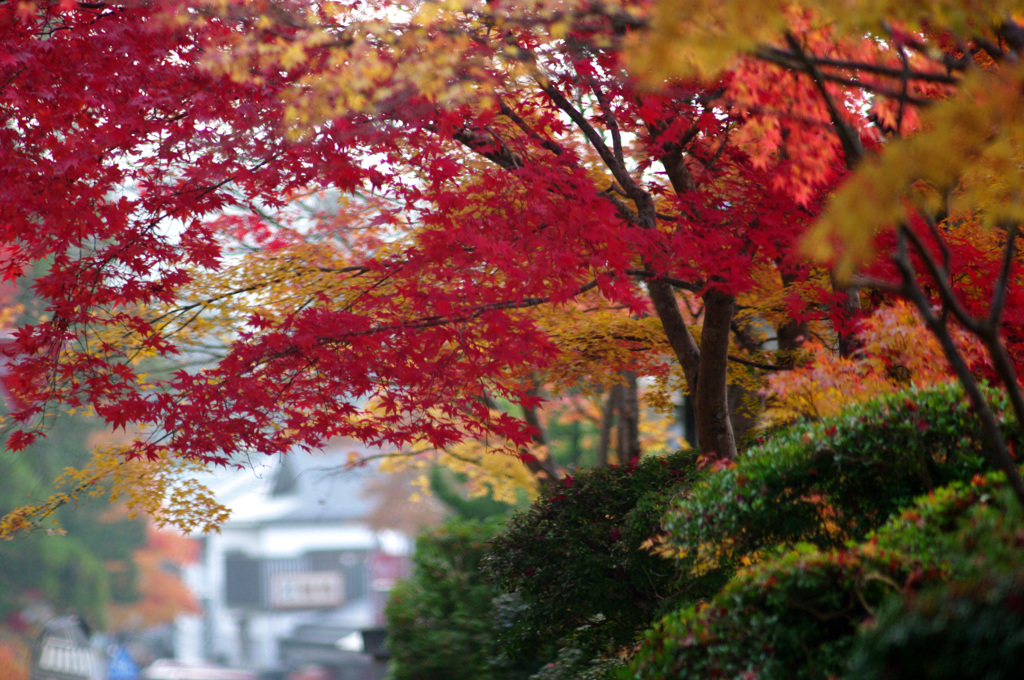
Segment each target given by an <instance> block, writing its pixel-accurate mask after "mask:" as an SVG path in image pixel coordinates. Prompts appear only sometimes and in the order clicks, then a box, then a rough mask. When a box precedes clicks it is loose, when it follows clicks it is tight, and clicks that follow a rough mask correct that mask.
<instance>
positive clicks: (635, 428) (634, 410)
mask: <svg viewBox="0 0 1024 680" xmlns="http://www.w3.org/2000/svg"><path fill="white" fill-rule="evenodd" d="M621 375H622V378H623V380H625V384H624V385H621V386H620V387H621V388H622V389H621V391H620V392H619V424H618V428H616V434H617V440H618V441H617V445H616V449H615V451H616V454H617V456H618V463H619V464H620V465H627V464H629V463H630V462H632V461H635V460H637V459H639V458H640V399H639V395H638V394H637V384H636V373H634V372H633V371H622V373H621Z"/></svg>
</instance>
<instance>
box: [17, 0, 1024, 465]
mask: <svg viewBox="0 0 1024 680" xmlns="http://www.w3.org/2000/svg"><path fill="white" fill-rule="evenodd" d="M952 4H956V5H957V7H955V8H954V7H952V6H946V4H944V3H940V2H936V3H935V4H934V6H928V7H921V8H919V9H920V12H918V11H917V10H915V13H914V14H913V15H912V16H910V15H908V14H907V13H906V11H905V10H904V9H902V5H896V4H893V6H891V7H890V6H887V5H885V3H881V4H879V5H877V6H875V5H873V6H872V7H871V8H870V9H864V11H863V15H858V16H853V17H849V16H845V15H844V17H842V18H841V19H839V18H836V17H835V16H833V12H832V7H831V3H827V2H810V3H805V4H804V6H803V8H802V9H801V8H796V7H795V6H790V5H786V7H787V9H785V10H782V9H778V10H777V9H775V6H765V7H762V6H761V5H759V4H758V3H752V2H751V3H718V2H707V3H701V4H698V5H693V4H692V3H687V4H686V5H685V7H686V11H685V13H683V14H680V12H681V8H683V7H684V5H683V4H682V3H678V2H675V1H673V0H660V1H659V2H656V3H653V4H652V3H650V2H647V1H646V0H622V1H616V2H611V3H608V2H590V1H589V0H588V1H573V2H564V3H545V2H531V1H526V0H493V1H491V2H486V1H485V2H476V1H473V0H466V1H465V2H459V1H456V2H415V3H407V2H395V1H388V0H368V1H353V2H337V3H333V2H325V3H315V4H314V3H305V2H301V1H299V0H295V1H294V2H273V3H271V2H255V3H241V4H238V3H227V2H195V1H191V2H189V1H184V0H181V1H179V0H156V1H155V2H145V3H135V2H124V3H102V2H101V3H91V2H90V3H85V2H80V3H76V2H59V3H55V2H20V3H16V4H12V3H3V4H0V23H2V25H3V26H4V30H3V31H2V33H0V35H2V38H0V39H2V41H3V49H2V50H0V54H2V55H3V56H0V83H2V85H0V112H2V116H3V125H0V148H2V150H3V151H2V155H0V180H2V181H0V192H2V194H0V229H2V230H3V232H2V238H3V241H4V247H5V251H4V255H5V257H4V258H3V271H4V274H5V276H6V277H7V278H15V279H16V278H18V277H19V276H21V275H22V273H23V272H24V271H25V269H26V267H27V266H28V265H29V264H31V263H33V262H37V261H41V260H42V261H46V262H47V263H48V267H49V268H48V270H47V273H46V274H45V275H44V276H42V277H40V278H38V279H37V280H36V281H35V282H34V284H33V287H34V291H35V293H36V295H37V296H39V297H40V298H42V299H44V300H46V302H47V308H46V312H45V315H44V316H42V317H41V318H39V319H38V321H37V322H36V323H33V324H30V325H28V326H25V327H22V328H19V329H18V330H17V331H16V340H17V346H18V351H17V352H16V356H14V357H13V359H12V363H11V368H10V370H11V371H12V380H11V381H10V382H11V384H12V385H14V386H15V390H16V392H17V396H18V399H19V403H21V404H24V407H23V408H20V409H19V410H18V411H17V412H16V413H14V414H12V417H11V419H10V422H9V424H8V439H7V442H8V446H9V447H11V448H13V449H18V448H21V447H24V446H25V445H26V444H28V443H29V442H31V441H32V440H33V439H34V438H36V437H38V436H39V435H40V434H42V433H44V432H45V428H46V425H47V423H48V421H49V419H50V417H51V416H52V415H54V414H55V413H58V412H60V411H63V410H69V409H80V408H90V409H92V410H94V411H95V412H96V413H97V414H99V415H100V416H101V417H103V418H105V419H106V420H107V422H108V423H110V424H111V425H114V426H116V427H124V428H133V429H137V430H138V431H139V432H141V433H142V436H140V437H139V439H138V440H137V441H136V442H135V443H134V444H133V445H131V446H130V447H129V448H127V449H125V450H123V451H120V452H117V454H116V456H115V457H114V460H118V461H119V460H121V459H122V458H125V459H129V460H131V459H142V460H147V461H175V460H177V461H200V462H215V463H225V462H228V461H229V460H230V459H231V458H232V457H233V456H235V455H236V454H239V453H242V452H262V453H275V452H284V451H289V450H292V449H293V448H295V447H299V448H315V447H317V446H319V445H321V444H323V443H324V442H325V441H326V440H328V439H330V438H332V437H341V436H344V437H352V438H355V439H359V440H362V441H364V442H367V443H372V444H382V445H388V446H409V445H427V446H431V447H443V446H447V445H450V444H453V443H456V442H459V441H462V440H465V439H467V438H475V439H481V440H484V441H486V442H487V443H488V445H490V446H493V447H494V448H495V449H506V450H509V451H513V452H516V453H518V454H519V455H520V456H522V457H523V459H524V460H526V461H527V462H528V463H529V464H530V465H532V466H533V467H534V468H535V469H536V471H537V473H538V474H540V475H551V474H554V471H553V470H551V469H550V466H549V465H546V464H545V461H544V459H543V455H535V453H534V452H537V451H540V449H538V448H537V445H538V444H543V442H538V437H539V436H540V432H539V430H538V428H537V427H536V426H535V425H536V413H535V409H536V407H537V405H538V403H539V400H540V399H541V395H542V390H541V389H539V388H540V387H541V386H543V385H548V384H553V385H555V388H556V389H557V388H560V387H562V386H568V385H572V384H579V383H586V382H588V381H592V380H595V379H596V380H602V379H603V380H607V376H608V375H611V374H614V373H615V372H616V371H621V370H626V371H634V372H636V373H638V374H640V375H648V376H660V377H662V378H663V380H664V381H665V382H666V384H668V383H669V382H670V380H669V379H668V378H667V377H666V376H670V375H671V373H672V372H673V371H676V372H678V374H679V375H680V376H681V382H682V383H684V384H685V387H686V389H687V391H688V392H689V394H690V395H691V397H692V398H693V401H694V405H695V410H696V414H697V431H698V439H699V442H700V447H701V448H702V449H703V450H704V451H705V452H706V453H707V454H709V455H714V456H719V457H732V456H734V455H735V453H736V441H735V435H734V432H733V430H732V425H731V421H730V413H731V411H732V409H731V407H730V404H729V401H728V396H729V395H728V387H727V386H728V383H729V380H730V373H729V369H730V364H733V365H734V367H735V365H740V366H744V367H747V368H752V369H753V370H764V369H771V368H773V367H775V365H776V362H777V361H780V360H781V358H777V357H774V356H772V355H771V354H767V355H765V354H763V351H764V350H765V345H764V344H763V340H764V337H763V335H762V334H760V332H759V329H760V328H762V327H764V326H765V325H766V324H767V325H769V326H770V327H771V331H770V333H769V335H771V336H774V337H775V338H776V339H777V341H778V347H779V350H780V351H781V352H783V353H785V352H788V351H791V350H792V349H794V348H795V347H797V346H798V345H799V344H800V342H801V339H802V338H804V337H806V336H808V335H817V336H821V338H822V339H823V340H824V341H825V342H827V343H834V344H835V345H836V347H837V348H838V350H839V351H841V352H842V353H844V354H849V353H853V352H855V351H856V349H857V342H856V337H855V332H854V331H855V328H856V326H855V323H854V322H855V320H856V318H857V316H858V315H859V314H860V310H861V308H862V307H864V306H870V305H873V304H877V303H878V302H881V301H884V299H885V297H886V296H888V295H893V294H901V295H905V296H908V297H911V298H912V299H914V300H915V302H918V303H920V304H919V305H918V306H919V307H920V309H921V310H922V311H923V312H924V313H926V314H929V313H932V312H930V311H929V310H931V309H932V306H931V305H932V302H934V301H936V300H937V301H939V302H940V303H941V304H942V307H941V310H944V311H940V312H938V313H934V314H933V317H926V321H927V323H928V324H929V326H930V327H932V328H933V330H935V331H936V332H937V333H939V334H940V335H941V333H942V332H943V329H945V328H947V326H948V323H949V319H950V318H951V316H952V317H954V318H956V320H957V322H958V323H959V324H960V325H963V326H966V327H967V328H968V330H978V331H979V332H980V333H981V334H982V335H985V337H987V338H989V339H990V340H993V339H994V341H993V342H990V343H989V345H990V347H991V348H992V351H993V352H994V355H993V361H994V365H995V366H996V368H997V369H999V370H1000V371H1001V374H1003V375H1005V376H1009V375H1011V373H1012V371H1009V369H1010V368H1012V359H1010V358H1009V355H1006V356H1005V357H1004V356H1003V355H1000V354H999V347H1001V346H1003V345H1001V344H1000V343H1003V342H1004V340H1005V338H1006V337H1007V336H1006V335H1005V334H1004V333H1002V331H1003V330H1004V329H1006V328H1010V329H1011V331H1012V333H1011V335H1012V337H1011V340H1013V341H1015V340H1016V338H1017V337H1018V335H1019V333H1017V331H1016V330H1013V329H1016V328H1017V327H1018V326H1017V324H1018V320H1017V319H1016V318H1015V316H1014V314H1013V313H1011V312H1013V310H1015V309H1017V307H1016V303H1017V297H1019V291H1018V288H1017V287H1015V286H1014V285H1013V284H1014V283H1015V277H1016V275H1017V273H1016V272H1017V256H1016V251H1015V250H1014V248H1013V244H1014V242H1015V238H1016V227H1015V226H1013V225H1015V224H1016V221H1015V220H1016V219H1017V213H1016V212H1014V211H1015V210H1016V211H1019V208H1017V207H1013V206H1016V205H1019V201H1016V199H1015V198H1014V197H1015V196H1016V195H1017V193H1016V192H1017V191H1018V187H1019V186H1020V182H1019V181H1018V179H1019V178H1017V174H1016V173H1019V167H1020V165H1019V163H1017V157H1016V156H1014V154H1015V153H1017V150H1018V149H1019V148H1020V147H1019V146H1018V145H1016V144H1015V142H1014V140H1015V139H1016V135H1017V134H1018V131H1017V128H1016V127H1015V126H1016V121H1018V120H1019V111H1020V110H1022V109H1021V107H1019V106H1017V105H1016V102H1017V99H1016V98H1019V96H1020V95H1019V92H1020V88H1019V87H1015V83H1017V78H1018V76H1017V75H1016V74H1017V71H1016V70H1015V67H1014V66H1012V64H1011V61H1012V59H1011V56H1012V55H1014V54H1016V52H1017V51H1018V50H1019V49H1020V48H1021V46H1022V45H1021V41H1020V40H1018V38H1019V36H1020V34H1021V29H1020V26H1019V25H1018V24H1017V23H1016V21H1015V20H1013V19H1012V18H1009V15H1007V14H1005V13H993V11H990V10H989V9H988V5H986V9H980V8H975V9H971V8H964V7H962V6H961V3H952ZM915 7H916V6H915ZM842 11H843V12H847V11H848V8H846V7H845V6H844V7H843V9H842ZM748 29H749V30H748ZM754 29H756V30H754ZM993 129H995V130H997V133H996V134H995V136H993V135H992V134H991V132H992V130H993ZM922 130H923V132H922ZM941 135H946V136H945V137H942V136H941ZM904 136H906V137H907V138H906V139H902V137H904ZM936 136H938V137H936ZM958 149H959V150H962V151H963V153H959V151H957V150H958ZM943 154H945V155H943ZM986 173H987V174H986ZM840 187H842V188H840ZM309 197H318V198H317V201H314V202H312V203H311V202H310V201H309V200H308V199H309ZM865 197H869V198H865ZM876 197H877V199H878V200H875V198H876ZM303 201H305V203H303ZM311 206H312V207H311ZM826 206H831V207H830V208H828V209H826ZM823 210H824V215H825V216H824V218H823V219H821V220H819V217H820V216H821V215H822V212H823ZM812 225H814V226H813V229H812ZM887 227H892V228H889V229H887ZM918 227H919V228H920V229H918ZM809 230H810V237H809V238H807V239H806V240H805V239H804V236H805V234H807V233H808V231H809ZM929 230H930V231H929ZM920 234H925V235H924V236H921V235H920ZM928 234H930V235H928ZM801 243H804V244H809V245H805V246H803V247H801V246H800V244H801ZM1004 245H1005V246H1006V247H1005V248H1003V246H1004ZM908 249H909V250H908ZM908 252H909V254H908ZM1003 252H1005V253H1006V255H1005V256H1001V253H1003ZM869 253H871V254H872V255H869ZM808 254H812V255H816V256H817V257H818V258H819V259H818V260H815V261H811V260H809V259H808V258H807V255H808ZM889 254H893V255H895V258H896V259H895V260H892V261H890V260H887V259H885V258H887V257H888V255H889ZM872 257H873V258H874V259H871V258H872ZM943 258H945V259H943ZM954 264H956V265H960V266H965V267H969V268H970V270H971V272H973V275H967V276H965V277H959V278H957V277H955V276H954V275H953V274H952V273H951V272H952V266H953V265H954ZM868 286H871V287H872V289H873V290H880V291H882V292H881V293H880V294H879V295H880V297H878V298H877V299H876V298H874V297H871V298H869V297H868V296H867V294H866V292H865V291H867V290H868V288H867V287H868ZM958 296H959V297H958ZM989 310H991V311H989ZM935 314H937V315H935ZM972 315H974V316H972ZM979 315H980V316H979ZM972 319H975V320H976V325H977V328H976V329H972V328H971V324H972V323H974V322H972V321H971V320H972ZM1014 334H1016V335H1014ZM751 353H757V354H756V355H754V354H751ZM950 356H951V357H953V358H954V359H955V357H954V355H952V354H951V355H950ZM176 358H185V359H187V360H190V362H191V363H189V364H188V365H187V366H186V367H185V368H180V369H178V370H175V371H165V372H161V371H160V370H156V369H160V368H162V367H164V366H166V365H167V360H168V359H176ZM736 360H738V361H736ZM1007 362H1009V364H1007ZM954 363H955V360H954ZM1001 366H1002V368H1000V367H1001ZM1003 369H1006V370H1003ZM1014 375H1015V374H1014ZM961 377H963V376H961ZM1014 382H1015V380H1014ZM502 403H506V404H507V403H511V404H513V405H515V407H516V409H515V410H509V409H500V408H497V406H499V405H500V404H502ZM1021 411H1022V414H1024V401H1022V402H1021ZM991 445H992V447H993V450H998V449H999V446H1000V445H1001V443H1000V442H999V441H996V440H993V441H992V442H991ZM1003 450H1004V451H1005V446H1004V447H1003ZM1006 460H1008V458H1007V459H1006ZM100 468H102V469H103V470H106V471H107V472H109V474H113V475H115V476H116V475H117V474H119V473H118V471H119V470H121V469H122V468H121V467H118V465H109V464H108V465H107V466H106V467H103V466H100ZM100 468H98V469H100ZM93 479H95V476H90V475H84V476H82V477H81V478H80V482H79V483H80V484H83V485H84V484H89V483H91V481H90V480H93Z"/></svg>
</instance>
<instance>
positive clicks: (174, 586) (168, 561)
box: [108, 525, 200, 631]
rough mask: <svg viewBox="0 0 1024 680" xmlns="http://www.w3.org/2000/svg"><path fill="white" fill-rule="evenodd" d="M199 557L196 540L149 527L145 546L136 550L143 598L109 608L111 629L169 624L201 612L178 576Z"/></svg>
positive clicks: (122, 629)
mask: <svg viewBox="0 0 1024 680" xmlns="http://www.w3.org/2000/svg"><path fill="white" fill-rule="evenodd" d="M197 557H198V546H197V544H196V542H195V541H193V540H192V539H189V538H186V537H184V536H182V535H181V534H179V533H177V532H176V531H173V530H168V529H160V528H157V527H155V526H152V525H150V526H149V528H148V530H147V540H146V545H145V546H143V547H142V548H140V549H139V550H136V551H135V564H136V565H137V566H138V569H139V581H138V588H139V592H140V593H141V598H140V599H139V600H137V601H136V602H133V603H131V604H129V605H113V606H111V607H110V609H109V611H108V615H109V620H110V628H111V630H116V631H126V630H141V629H144V628H149V627H152V626H157V625H160V624H163V623H169V622H171V621H173V620H174V618H175V617H176V616H178V615H179V614H197V613H199V611H200V608H199V603H198V602H197V601H196V598H195V594H194V593H193V592H192V591H191V590H189V588H188V586H186V585H185V584H184V583H183V582H182V581H181V579H180V578H179V577H178V574H177V571H178V569H179V568H180V567H183V566H185V565H187V564H189V563H191V562H194V561H195V560H196V558H197Z"/></svg>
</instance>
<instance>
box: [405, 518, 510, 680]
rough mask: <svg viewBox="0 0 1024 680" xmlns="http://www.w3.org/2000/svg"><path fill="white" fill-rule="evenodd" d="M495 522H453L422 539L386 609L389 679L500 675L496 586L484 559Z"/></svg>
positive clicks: (466, 679) (484, 679)
mask: <svg viewBox="0 0 1024 680" xmlns="http://www.w3.org/2000/svg"><path fill="white" fill-rule="evenodd" d="M499 527H500V525H499V524H498V523H497V522H479V521H471V520H458V521H450V522H448V523H446V524H444V525H442V526H440V527H438V528H437V529H434V530H433V531H430V532H427V533H424V534H422V535H421V536H420V537H419V538H418V539H417V542H416V551H415V553H414V555H413V572H412V574H411V576H410V577H409V578H408V579H407V580H405V581H402V582H400V583H399V584H398V585H397V586H396V587H395V589H394V590H393V591H392V592H391V597H390V599H389V600H388V603H387V607H386V609H385V615H386V617H387V633H388V637H387V646H388V649H389V651H390V652H391V666H390V669H389V671H390V675H389V677H390V678H391V680H431V679H434V680H491V679H494V680H496V679H497V678H506V677H507V675H506V674H505V673H504V672H503V671H504V669H501V668H498V667H497V666H496V659H498V658H499V657H500V656H501V647H500V644H499V642H498V639H497V638H498V636H497V632H496V631H495V618H494V617H495V607H494V603H493V599H494V597H495V596H496V595H497V594H498V592H497V591H496V590H495V588H494V587H493V586H492V585H491V584H490V583H488V582H487V580H486V578H485V577H484V573H483V568H482V567H481V560H482V559H483V557H484V555H485V554H486V552H487V541H488V540H489V539H490V538H491V537H492V536H493V535H494V534H495V532H497V531H498V529H499Z"/></svg>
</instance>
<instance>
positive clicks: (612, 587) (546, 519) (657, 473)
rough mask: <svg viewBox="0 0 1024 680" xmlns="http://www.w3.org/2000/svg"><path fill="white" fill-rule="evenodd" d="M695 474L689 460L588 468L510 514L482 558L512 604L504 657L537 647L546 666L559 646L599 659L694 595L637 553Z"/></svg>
mask: <svg viewBox="0 0 1024 680" xmlns="http://www.w3.org/2000/svg"><path fill="white" fill-rule="evenodd" d="M697 474H698V473H697V470H696V456H695V454H692V453H677V454H673V455H671V456H667V457H664V458H660V457H650V458H644V459H641V461H640V463H639V464H637V465H634V466H623V467H615V466H613V467H608V468H596V469H591V470H587V471H585V472H581V473H580V474H578V475H577V476H576V477H574V478H568V479H566V480H564V481H563V482H562V483H561V484H560V486H559V488H558V489H557V490H556V491H555V492H554V493H552V494H550V495H548V496H546V497H544V498H541V499H540V500H538V501H536V502H535V503H534V504H533V505H532V506H531V507H530V508H529V509H528V510H526V511H524V512H521V513H518V514H516V515H514V516H513V517H512V518H511V519H510V520H509V522H508V524H507V525H506V528H505V530H504V531H503V532H502V533H501V534H500V535H498V536H497V537H496V538H495V539H494V541H493V542H492V549H491V554H490V556H489V557H488V558H487V565H488V568H489V570H490V573H491V574H492V576H493V578H494V579H495V582H496V583H497V584H498V585H499V586H500V587H501V588H502V589H503V590H505V591H506V592H509V593H514V594H515V598H516V603H517V607H516V609H515V611H514V617H513V620H512V621H511V625H510V628H509V630H508V634H507V637H506V638H505V642H506V644H507V649H508V650H509V651H510V653H511V654H513V655H515V654H521V653H524V652H526V651H533V650H536V649H538V648H540V647H543V646H545V645H547V646H548V648H549V651H550V653H551V656H552V657H553V655H554V653H555V651H554V650H551V649H550V646H551V644H552V642H555V641H558V640H562V639H563V638H571V643H570V644H571V646H572V647H575V648H577V649H586V650H587V654H588V655H600V654H601V653H606V652H609V651H611V650H613V649H615V648H617V647H620V646H622V645H625V644H628V643H630V642H631V641H632V640H633V638H634V636H635V634H636V631H637V630H639V629H641V628H643V627H644V626H646V625H647V624H648V623H649V622H650V621H651V620H653V618H655V616H656V615H657V614H658V612H659V610H660V607H662V605H663V604H664V602H665V601H666V600H667V599H670V598H673V597H675V596H678V595H679V594H680V592H681V591H683V590H684V589H685V588H687V587H690V588H692V587H694V584H690V583H687V582H684V581H682V580H681V576H682V573H681V571H680V570H679V568H678V565H677V564H676V562H675V561H674V560H670V559H665V558H663V557H659V556H657V555H654V554H652V553H651V552H650V551H648V550H644V549H641V547H640V545H641V544H642V543H643V542H644V541H645V540H647V539H649V538H651V537H652V536H654V535H656V534H657V533H658V532H659V531H660V520H661V516H662V514H663V513H664V510H665V507H666V504H667V503H668V501H669V500H670V499H671V498H672V497H673V496H674V495H675V494H676V493H677V492H678V491H679V490H680V489H683V488H686V487H687V486H688V485H689V484H690V483H691V481H692V480H693V479H694V478H695V477H696V476H697ZM588 658H590V657H589V656H588Z"/></svg>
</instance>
